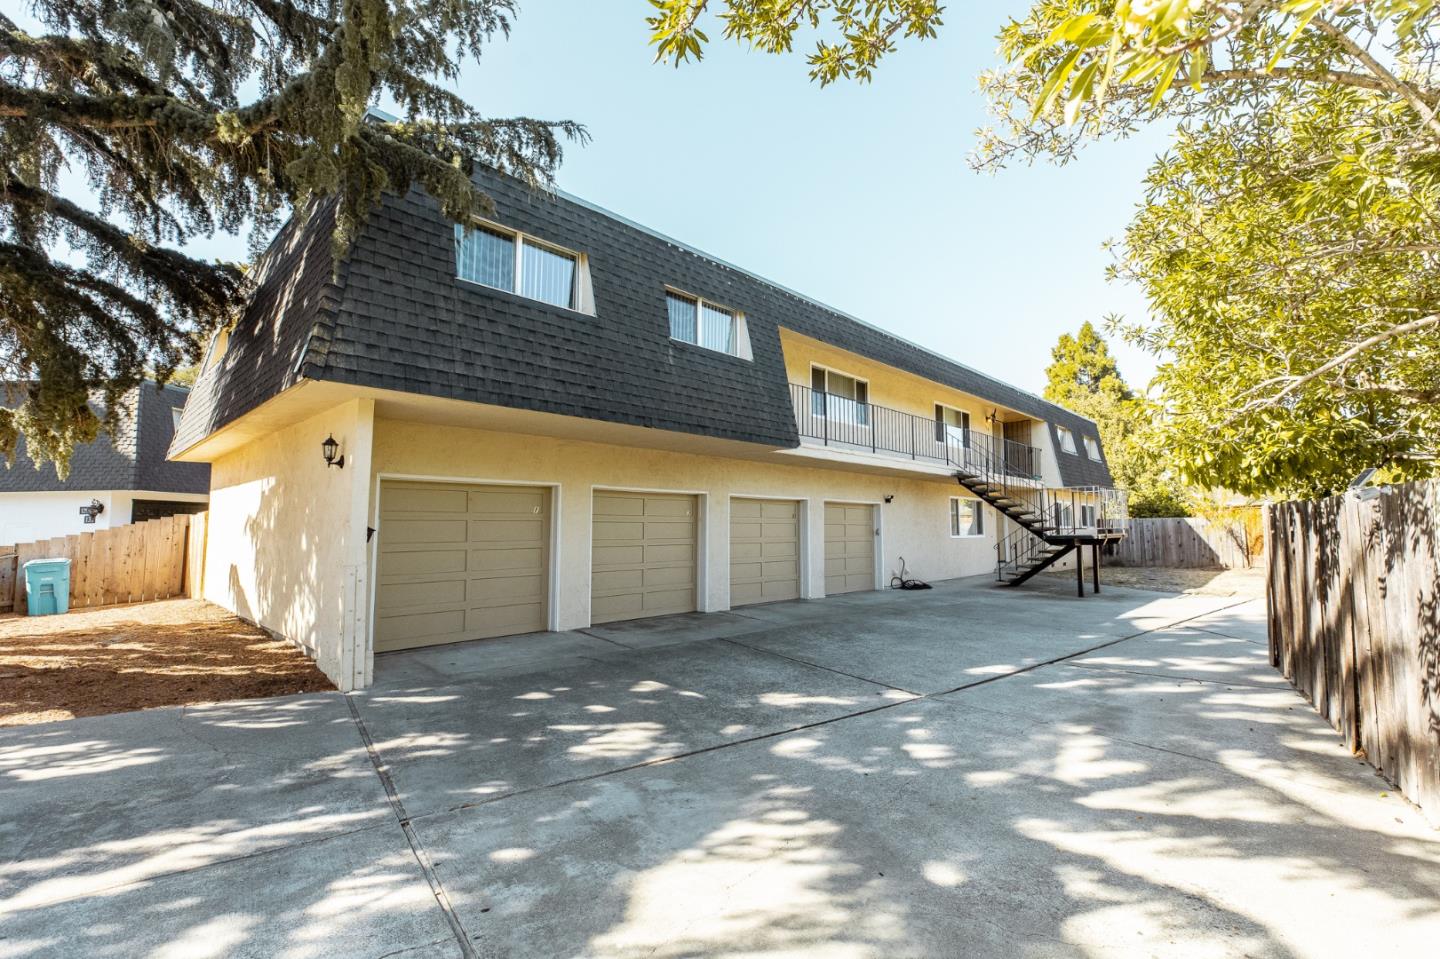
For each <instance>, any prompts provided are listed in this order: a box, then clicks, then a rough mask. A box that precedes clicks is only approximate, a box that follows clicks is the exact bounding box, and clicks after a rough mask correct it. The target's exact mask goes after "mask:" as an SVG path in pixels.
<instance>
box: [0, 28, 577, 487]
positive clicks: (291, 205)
mask: <svg viewBox="0 0 1440 959" xmlns="http://www.w3.org/2000/svg"><path fill="white" fill-rule="evenodd" d="M31 13H32V14H33V19H34V21H35V22H36V23H37V24H38V25H39V26H38V28H37V29H22V27H21V25H20V24H19V23H17V22H16V21H15V20H12V19H11V18H10V17H8V16H6V15H4V14H0V380H3V381H5V382H6V383H8V384H10V386H9V387H7V389H10V390H11V392H12V395H11V396H10V400H11V402H12V403H14V402H15V401H17V400H18V401H19V405H18V406H16V407H15V408H13V409H4V408H3V405H0V452H3V453H4V454H5V455H6V456H7V457H13V454H14V450H15V446H16V443H17V441H18V437H19V435H20V434H21V433H23V434H24V435H25V437H26V445H27V449H28V451H29V453H30V455H31V456H32V457H34V458H36V459H37V461H38V460H43V459H54V460H55V461H56V462H57V465H58V466H60V467H61V469H62V470H63V468H64V464H65V462H66V460H67V459H68V456H69V453H70V451H71V450H72V449H73V448H74V447H75V446H76V445H77V444H80V443H85V442H89V441H90V440H92V439H94V438H95V436H96V435H97V432H98V430H99V429H100V428H102V427H105V426H110V427H113V426H114V420H115V418H116V417H117V416H118V413H119V407H120V401H121V397H123V395H124V394H125V393H126V391H128V390H129V389H131V388H132V387H134V386H135V385H136V384H137V383H139V382H140V380H141V379H142V378H143V377H144V376H145V373H146V370H147V368H148V369H151V370H153V371H154V372H155V373H156V374H158V375H159V376H160V377H161V378H162V379H164V378H166V377H168V376H169V375H171V374H172V373H173V372H174V370H175V369H176V368H177V367H180V366H182V365H184V364H185V363H190V362H194V361H195V360H196V359H197V358H198V351H199V347H198V345H197V344H198V343H199V342H203V340H204V339H205V337H206V335H207V334H208V333H209V332H210V331H212V330H214V329H215V328H217V327H219V326H222V325H223V324H225V323H227V322H229V321H230V320H231V319H232V317H233V316H234V311H235V309H236V307H237V305H238V303H239V302H240V301H241V299H242V298H243V296H244V294H245V282H244V274H243V272H242V270H240V269H239V268H237V267H235V266H233V265H230V264H225V263H209V262H204V261H202V260H199V259H196V258H194V257H191V256H188V255H187V254H186V253H185V252H184V247H185V244H186V243H187V242H188V241H190V240H191V239H192V238H194V237H197V236H204V235H208V234H210V233H211V232H213V231H214V230H217V229H220V230H226V231H238V230H241V229H244V228H246V227H247V226H250V227H251V229H252V230H253V232H252V238H254V239H255V240H257V241H258V239H259V238H261V237H264V236H266V235H268V234H269V232H270V231H271V230H272V229H273V228H274V226H275V225H276V223H277V221H278V220H279V219H280V218H282V217H283V216H284V215H286V214H287V213H288V212H289V211H291V210H298V211H302V213H303V211H304V210H305V209H306V208H307V207H308V206H309V204H310V203H311V202H312V201H315V200H317V199H319V198H323V197H331V196H333V197H335V198H336V202H337V229H336V235H335V244H336V248H337V252H340V253H343V251H344V249H345V247H346V245H347V244H348V243H349V242H350V240H351V238H352V237H353V236H354V234H355V231H356V230H357V229H358V228H359V227H360V225H361V224H362V223H363V222H364V220H365V218H366V216H367V214H368V213H369V211H370V210H371V209H372V208H373V206H374V205H375V203H376V202H377V201H378V199H379V197H380V194H381V193H382V191H386V190H404V189H407V188H408V187H409V186H410V185H411V184H412V183H417V182H418V183H419V184H421V185H423V186H424V187H425V188H426V189H428V190H429V191H430V192H431V193H432V194H434V195H435V196H436V197H437V198H438V199H439V201H440V203H441V206H442V207H443V209H444V211H445V213H446V214H447V215H448V216H451V217H454V218H456V219H460V218H462V217H465V216H468V215H470V214H472V213H483V212H486V211H488V210H489V209H490V203H489V200H488V198H487V197H486V196H484V195H483V194H482V193H481V192H479V191H478V190H476V189H475V188H474V187H473V185H472V184H471V180H470V172H471V167H472V164H473V163H474V162H477V161H479V162H484V163H487V164H489V165H492V166H494V167H496V168H498V169H501V170H504V171H506V172H508V173H512V174H515V175H518V176H520V177H522V178H524V179H527V180H529V181H530V182H532V183H536V184H543V183H545V182H547V181H548V179H549V178H550V176H551V175H552V173H553V171H554V169H555V168H556V166H557V165H558V163H559V161H560V157H561V146H560V141H561V140H563V139H565V138H571V139H576V138H580V139H583V137H584V130H583V129H582V128H581V127H579V126H578V125H576V124H574V123H571V122H568V121H561V122H546V121H539V120H533V119H528V118H518V119H493V118H486V117H484V116H481V115H480V114H479V113H478V112H477V111H476V110H475V109H474V108H473V107H472V106H471V105H470V104H468V103H467V102H466V101H465V100H464V99H462V98H461V97H459V96H458V95H456V94H455V93H452V92H450V91H449V90H447V89H446V88H445V86H444V84H445V83H447V82H451V81H454V80H455V79H456V77H457V76H458V70H459V60H458V58H460V57H465V56H468V57H471V58H474V57H477V56H479V53H480V49H481V46H482V44H483V43H484V42H485V41H486V40H488V39H489V38H490V37H492V36H494V35H495V34H496V33H497V32H498V33H501V34H504V33H506V32H508V30H509V27H510V23H511V20H512V19H513V16H514V13H515V0H416V2H410V3H401V2H390V0H183V2H177V0H32V5H31ZM382 96H383V97H386V98H388V99H389V100H390V101H392V102H394V103H396V104H399V106H400V110H401V112H402V113H403V114H404V116H403V119H399V120H395V121H391V122H380V121H376V120H375V119H374V118H373V117H367V111H368V109H369V108H370V107H371V106H372V105H373V104H375V103H376V102H377V101H378V100H379V99H380V98H381V97H382ZM80 176H83V177H84V180H85V182H86V183H87V185H88V188H86V189H85V191H84V192H85V196H83V197H81V196H78V195H70V196H66V195H64V193H63V189H62V183H63V184H73V183H75V182H76V179H78V177H80ZM71 192H72V194H73V193H76V192H79V191H76V190H74V188H73V187H71ZM17 384H18V386H16V385H17ZM17 389H18V392H19V394H20V395H19V396H15V395H13V393H14V392H15V391H16V390H17ZM92 401H96V402H95V403H94V405H92ZM97 407H98V408H99V409H101V410H103V411H104V412H103V413H101V414H100V416H101V417H103V418H104V419H103V420H102V419H97V414H96V412H95V409H96V408H97Z"/></svg>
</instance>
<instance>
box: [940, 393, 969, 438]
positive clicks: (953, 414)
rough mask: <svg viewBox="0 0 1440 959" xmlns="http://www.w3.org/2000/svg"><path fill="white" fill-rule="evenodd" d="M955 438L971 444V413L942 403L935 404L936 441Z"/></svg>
mask: <svg viewBox="0 0 1440 959" xmlns="http://www.w3.org/2000/svg"><path fill="white" fill-rule="evenodd" d="M952 439H953V440H954V441H955V442H957V443H959V444H961V445H962V446H969V445H970V414H969V413H966V412H965V411H964V410H957V409H955V408H954V407H951V406H945V405H944V404H942V403H936V404H935V442H937V443H944V442H946V441H948V440H952Z"/></svg>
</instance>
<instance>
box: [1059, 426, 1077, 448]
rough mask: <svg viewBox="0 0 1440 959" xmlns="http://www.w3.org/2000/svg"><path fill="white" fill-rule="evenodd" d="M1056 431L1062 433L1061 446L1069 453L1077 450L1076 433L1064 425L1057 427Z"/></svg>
mask: <svg viewBox="0 0 1440 959" xmlns="http://www.w3.org/2000/svg"><path fill="white" fill-rule="evenodd" d="M1055 432H1057V433H1059V434H1060V448H1061V449H1062V450H1064V451H1065V452H1067V453H1073V452H1075V434H1074V433H1072V432H1070V431H1069V430H1068V429H1066V428H1065V427H1063V426H1057V427H1055Z"/></svg>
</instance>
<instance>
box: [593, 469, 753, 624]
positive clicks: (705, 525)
mask: <svg viewBox="0 0 1440 959" xmlns="http://www.w3.org/2000/svg"><path fill="white" fill-rule="evenodd" d="M596 493H656V494H659V495H667V494H669V495H674V496H693V497H695V511H696V513H697V514H698V515H696V517H695V609H696V611H697V612H701V613H713V612H715V611H716V610H715V608H714V607H713V606H712V605H711V604H710V594H709V591H708V590H707V589H706V586H707V584H708V583H709V581H710V494H709V493H708V492H707V491H705V490H701V489H652V488H649V487H644V486H601V485H592V486H591V487H590V502H589V506H588V509H589V511H590V518H589V521H588V522H587V523H586V524H585V552H586V555H587V556H588V557H589V562H588V563H587V564H586V567H585V595H586V596H593V595H594V594H595V494H596ZM727 539H728V537H727ZM729 564H730V557H729V554H728V551H727V554H726V557H725V565H726V569H727V570H728V569H729ZM585 622H586V625H587V626H593V625H595V611H594V610H593V609H591V608H590V604H589V601H588V600H587V601H586V613H585Z"/></svg>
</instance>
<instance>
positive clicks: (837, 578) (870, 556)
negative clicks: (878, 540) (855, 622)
mask: <svg viewBox="0 0 1440 959" xmlns="http://www.w3.org/2000/svg"><path fill="white" fill-rule="evenodd" d="M874 588H875V507H873V506H859V505H856V504H853V503H826V504H825V593H826V595H834V594H835V593H853V592H855V591H856V590H860V589H874Z"/></svg>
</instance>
